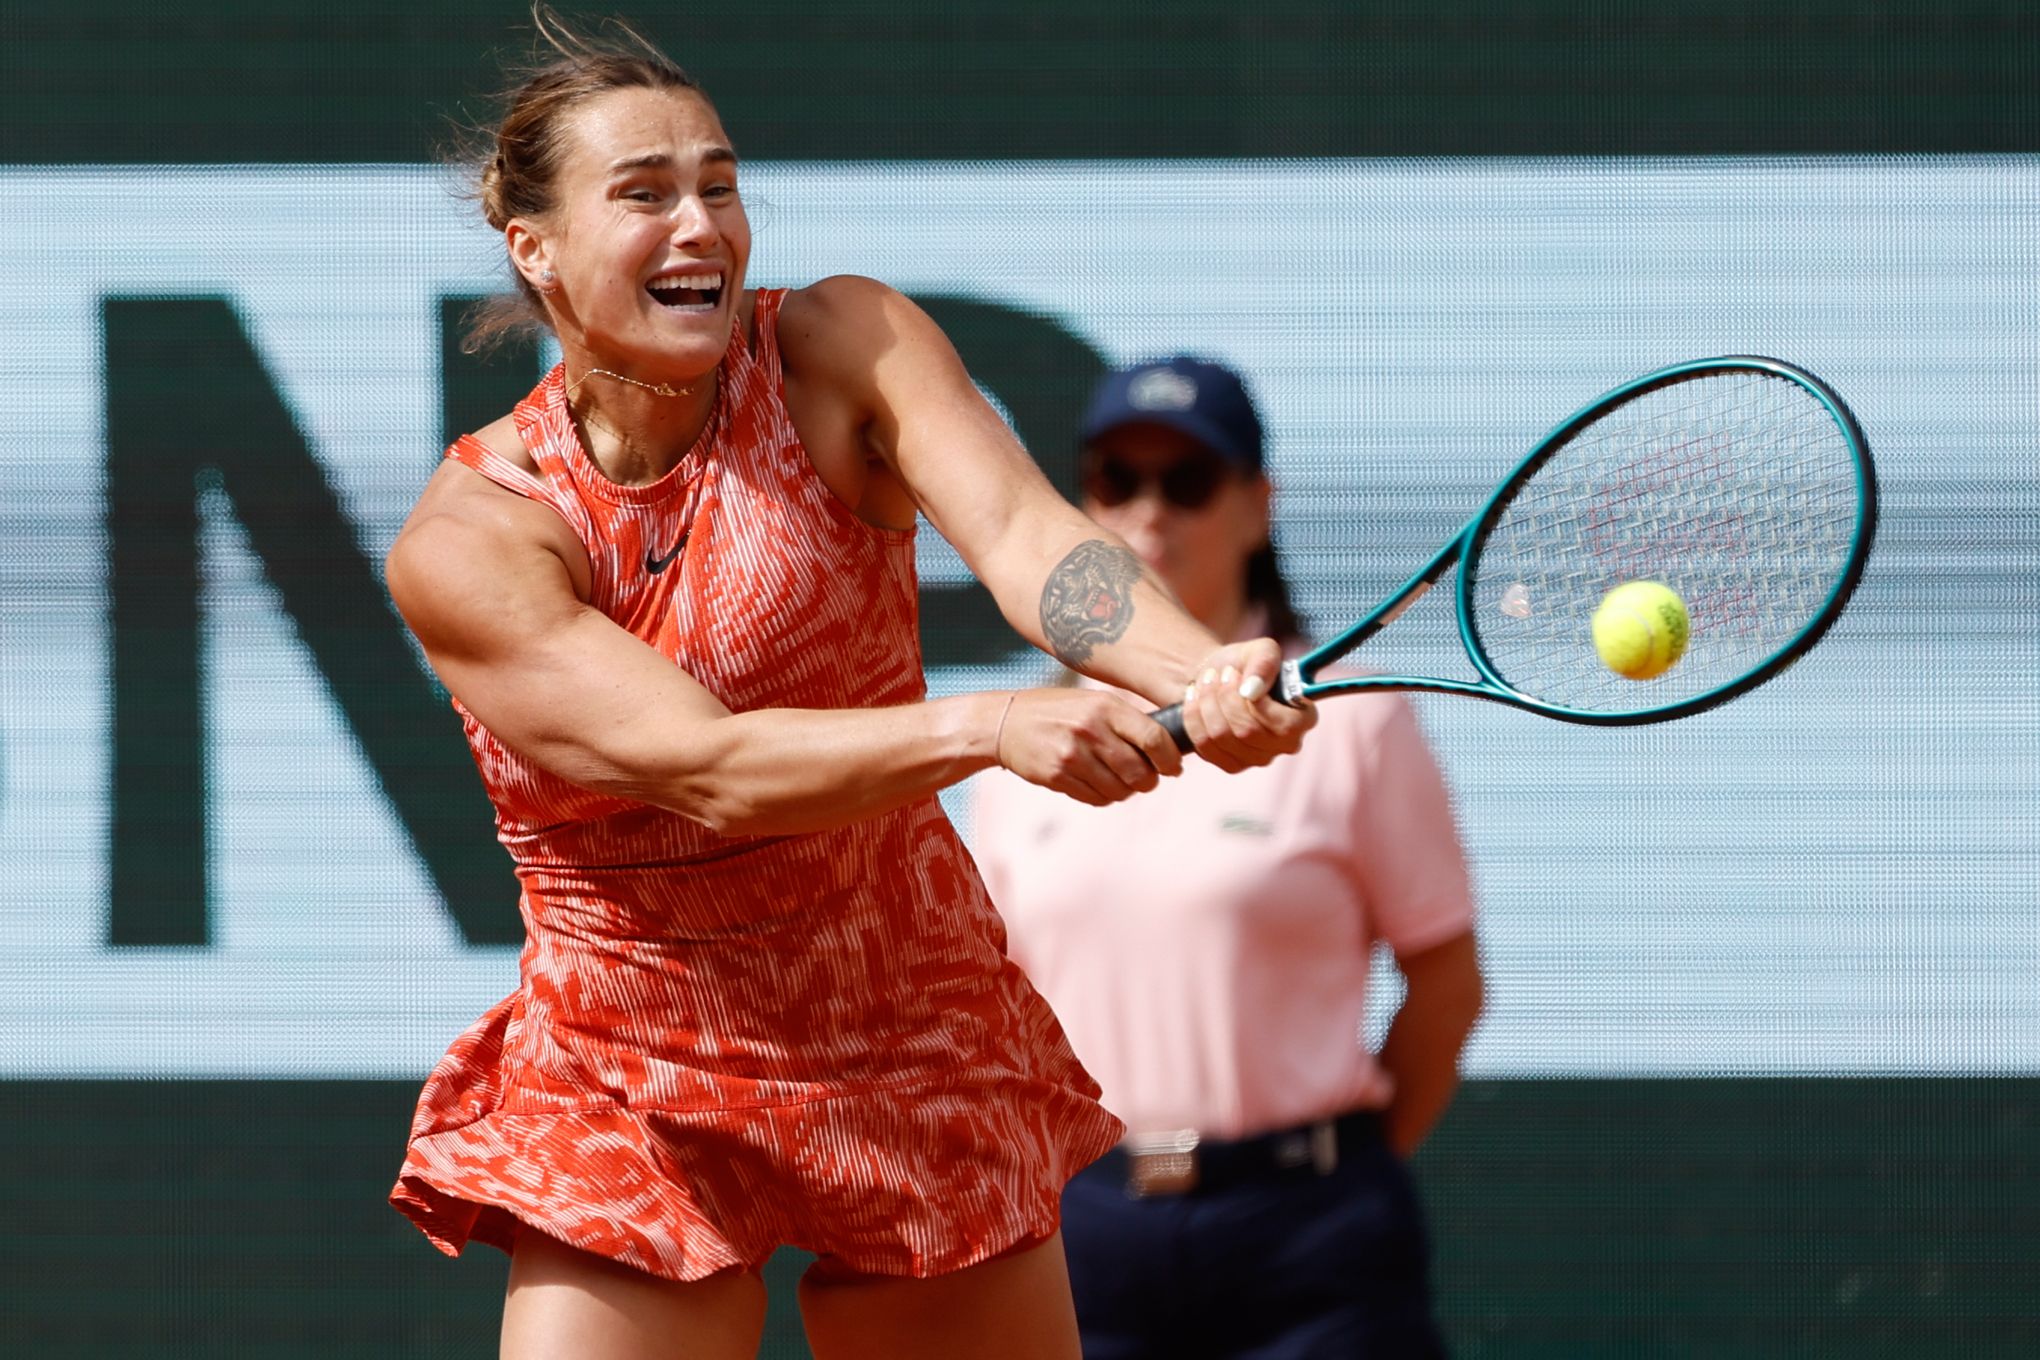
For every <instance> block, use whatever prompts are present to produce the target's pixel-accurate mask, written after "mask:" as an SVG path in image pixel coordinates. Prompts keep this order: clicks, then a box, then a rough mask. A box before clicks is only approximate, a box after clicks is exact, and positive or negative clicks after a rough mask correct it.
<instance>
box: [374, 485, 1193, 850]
mask: <svg viewBox="0 0 2040 1360" xmlns="http://www.w3.org/2000/svg"><path fill="white" fill-rule="evenodd" d="M573 553H574V545H573V543H572V540H571V535H569V534H567V533H566V532H565V530H564V526H562V525H560V523H559V521H558V520H557V518H556V517H555V516H553V515H552V513H551V512H550V511H548V510H545V509H543V508H541V507H538V506H536V505H534V504H532V503H530V502H527V501H524V500H523V499H521V498H519V497H517V496H514V495H512V494H510V493H509V492H505V491H502V490H500V489H498V488H495V487H494V486H492V485H490V484H488V483H487V482H485V481H484V480H483V479H482V478H480V477H478V476H477V475H475V474H474V473H472V472H470V471H468V470H467V469H466V468H463V467H459V466H457V465H450V466H448V467H444V468H442V469H441V470H440V472H439V473H438V474H437V475H436V476H435V478H434V481H433V484H432V486H431V487H430V488H428V490H427V492H426V495H425V497H424V498H423V499H422V500H421V502H420V504H419V507H418V510H417V511H416V512H414V514H413V515H412V517H411V520H410V522H409V523H408V524H407V525H406V527H405V530H404V532H403V533H402V534H401V535H400V536H399V538H398V540H397V543H396V545H395V546H394V547H393V548H392V549H391V552H390V557H389V563H388V568H389V585H390V591H391V594H392V596H393V597H394V598H395V600H396V603H397V606H398V608H399V610H400V611H401V612H402V613H403V615H404V618H405V621H406V622H407V623H409V624H410V626H411V628H412V631H413V632H415V633H416V634H417V636H418V639H419V641H420V642H421V643H422V644H423V646H424V648H425V653H426V656H427V658H428V659H429V660H430V661H431V663H432V666H433V669H434V670H435V671H436V672H437V673H438V675H439V676H440V678H441V679H442V680H443V681H444V682H445V683H446V686H447V688H448V689H449V690H451V691H452V692H453V693H454V694H455V695H457V696H458V697H459V698H460V700H461V702H462V703H463V704H465V705H466V706H467V708H468V709H469V710H470V711H471V712H472V713H474V715H475V716H476V717H477V718H478V719H480V721H481V722H482V723H483V724H484V725H485V726H487V727H488V728H489V730H490V731H491V732H492V733H494V734H495V735H496V736H497V737H498V738H500V739H501V740H502V741H504V742H505V743H506V744H508V745H509V746H510V747H511V748H512V749H514V750H516V751H518V752H519V753H521V754H523V755H524V756H526V757H527V758H528V759H530V760H532V761H534V762H535V763H537V764H538V765H539V766H540V767H541V768H543V769H546V770H548V771H551V772H552V773H554V774H557V775H559V776H561V777H562V778H565V779H568V780H570V781H572V782H574V783H576V784H579V785H581V786H583V787H585V788H591V789H596V790H599V791H602V792H606V793H614V794H617V795H619V796H622V797H626V798H633V799H637V800H640V801H642V802H646V803H652V804H655V805H657V806H660V807H665V808H670V809H672V810H673V811H675V812H679V813H682V814H684V815H686V816H688V817H691V818H693V819H694V820H696V821H699V822H701V823H702V824H704V825H706V826H708V827H710V828H711V829H713V830H715V831H718V832H721V833H723V834H728V835H736V834H744V833H758V834H784V833H793V832H799V831H810V830H816V829H819V828H823V827H828V826H838V825H843V824H846V823H849V822H853V821H857V820H860V819H862V818H864V817H869V816H872V815H874V814H876V813H879V812H883V811H885V810H887V809H889V808H893V807H897V806H900V805H901V804H904V803H907V802H910V801H912V800H914V799H917V798H921V797H925V796H926V795H927V794H929V793H932V792H933V791H935V790H936V789H939V788H942V787H944V786H946V785H948V784H951V783H954V782H955V781H957V780H959V779H962V778H964V777H965V776H967V775H969V774H972V773H974V772H976V771H978V770H981V769H984V768H987V767H988V766H990V765H992V764H994V763H997V760H998V751H997V749H996V742H997V737H998V723H999V714H1000V711H1001V708H1002V706H1003V705H1004V704H1005V703H1006V702H1007V697H1008V696H1006V695H1004V694H976V695H966V696H961V697H958V698H953V699H947V700H942V701H940V702H936V703H926V704H914V705H907V706H903V707H899V708H891V709H853V710H840V711H839V710H828V711H818V710H792V709H773V710H760V711H757V712H750V713H732V712H730V711H729V709H727V708H726V707H724V705H723V704H722V702H721V701H720V700H718V699H717V698H716V697H715V696H714V695H713V694H712V693H710V692H709V691H708V690H707V689H706V688H704V687H703V686H702V685H700V684H699V683H697V682H696V681H695V680H694V679H693V678H692V677H690V676H688V675H687V674H686V673H685V672H684V671H682V670H680V669H679V668H678V667H676V666H674V665H673V664H672V663H671V662H670V661H668V660H666V659H665V658H664V657H662V656H661V655H659V653H657V652H656V651H654V650H653V649H652V648H650V647H648V646H646V645H645V644H644V643H642V642H640V641H639V640H638V639H636V638H635V637H632V636H631V635H630V634H629V633H628V632H626V631H624V630H623V629H622V628H620V627H618V626H617V625H616V624H615V623H613V622H611V621H610V620H609V619H608V618H607V617H606V616H604V615H603V614H601V613H600V612H599V611H597V610H595V609H593V608H591V607H590V606H589V605H587V604H586V603H584V602H583V601H582V600H581V599H580V598H579V596H578V594H577V593H576V589H575V585H574V572H573V570H572V567H571V565H570V563H571V561H572V558H573ZM1088 697H1089V698H1092V699H1104V698H1106V697H1107V696H1102V695H1094V696H1088ZM1036 706H1037V707H1040V706H1041V705H1040V704H1037V705H1036ZM1050 707H1051V708H1052V709H1053V711H1052V712H1050V713H1048V714H1046V715H1044V716H1041V717H1039V718H1038V720H1037V723H1036V726H1037V727H1043V726H1045V727H1046V728H1047V729H1048V730H1049V732H1050V734H1051V735H1053V734H1054V733H1055V732H1058V731H1061V732H1064V733H1065V734H1067V735H1068V736H1069V737H1070V740H1071V742H1072V744H1073V746H1075V747H1079V748H1082V752H1080V753H1081V754H1085V755H1086V756H1087V758H1088V759H1092V760H1102V761H1105V762H1107V763H1108V764H1110V765H1111V768H1109V769H1106V770H1104V771H1103V772H1102V773H1101V772H1100V771H1099V770H1098V769H1096V768H1094V767H1093V766H1092V765H1090V764H1087V763H1084V762H1083V761H1073V762H1072V764H1071V773H1070V775H1069V777H1068V779H1067V780H1066V781H1065V785H1066V786H1064V787H1063V788H1062V791H1063V792H1067V793H1070V794H1071V795H1072V796H1075V797H1079V798H1081V799H1083V800H1084V801H1095V802H1105V801H1111V800H1112V798H1114V797H1123V796H1124V795H1125V793H1126V792H1128V791H1130V789H1131V788H1135V787H1151V786H1152V784H1153V782H1154V777H1155V776H1154V771H1153V769H1152V768H1150V761H1149V760H1144V759H1143V758H1142V757H1141V755H1140V752H1139V749H1138V748H1137V747H1136V746H1134V745H1131V744H1128V743H1127V741H1125V740H1120V741H1116V742H1115V741H1113V740H1107V739H1104V737H1103V736H1101V734H1109V733H1117V732H1118V731H1119V729H1120V728H1124V729H1125V730H1126V731H1127V732H1131V733H1133V734H1134V735H1135V737H1137V738H1138V739H1139V740H1141V741H1147V742H1149V743H1150V744H1151V743H1152V738H1151V737H1150V736H1148V734H1146V733H1143V732H1140V731H1139V728H1141V727H1143V726H1147V727H1151V726H1152V724H1147V723H1145V720H1143V719H1142V718H1141V717H1140V716H1139V715H1138V714H1137V713H1135V712H1134V711H1133V710H1132V709H1131V708H1129V707H1127V706H1126V705H1124V704H1118V705H1117V706H1116V707H1117V710H1118V711H1117V712H1115V711H1114V709H1113V708H1111V707H1100V706H1097V705H1091V706H1088V707H1085V708H1081V709H1079V708H1078V707H1076V706H1073V705H1069V704H1066V703H1063V702H1062V701H1061V700H1059V699H1053V697H1051V702H1050ZM1115 724H1117V726H1115ZM1122 735H1123V734H1122ZM1099 748H1103V752H1102V754H1100V752H1099ZM1163 763H1166V762H1163ZM1115 778H1116V779H1118V780H1119V785H1118V786H1116V787H1115V786H1113V781H1114V779H1115ZM1037 782H1051V781H1049V780H1045V779H1044V780H1039V781H1037Z"/></svg>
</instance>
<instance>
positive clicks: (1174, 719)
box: [1148, 704, 1196, 756]
mask: <svg viewBox="0 0 2040 1360" xmlns="http://www.w3.org/2000/svg"><path fill="white" fill-rule="evenodd" d="M1148 716H1149V717H1150V718H1153V719H1154V720H1155V721H1156V722H1158V723H1160V724H1161V725H1162V730H1163V731H1164V732H1167V733H1168V734H1169V739H1170V740H1171V741H1173V742H1175V743H1176V749H1177V750H1178V751H1181V752H1182V753H1183V754H1184V755H1186V756H1187V755H1189V754H1190V752H1191V751H1193V750H1195V749H1196V748H1195V747H1193V746H1192V745H1191V744H1190V734H1189V733H1188V732H1185V731H1184V730H1183V705H1181V704H1170V705H1169V706H1168V707H1167V708H1158V709H1156V710H1155V711H1154V712H1152V713H1150V714H1148Z"/></svg>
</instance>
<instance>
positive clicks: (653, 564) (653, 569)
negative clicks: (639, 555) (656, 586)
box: [645, 530, 693, 576]
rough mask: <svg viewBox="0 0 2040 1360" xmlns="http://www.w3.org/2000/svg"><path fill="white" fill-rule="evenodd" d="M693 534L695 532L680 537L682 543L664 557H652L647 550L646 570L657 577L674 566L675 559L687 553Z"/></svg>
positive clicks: (674, 546) (675, 545)
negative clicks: (689, 539) (688, 541)
mask: <svg viewBox="0 0 2040 1360" xmlns="http://www.w3.org/2000/svg"><path fill="white" fill-rule="evenodd" d="M692 533H693V531H692V530H689V531H688V532H687V533H684V534H682V535H680V541H679V542H678V543H675V544H674V545H673V551H671V552H669V553H667V554H666V555H665V556H664V557H654V556H652V553H651V550H650V549H649V548H647V549H646V550H645V570H646V571H648V572H650V573H651V574H652V575H654V576H657V575H658V574H659V573H660V572H662V571H664V570H665V569H666V568H668V567H670V566H672V565H673V559H674V558H676V557H678V556H679V555H680V554H681V553H683V552H686V551H687V540H688V538H689V537H691V536H692Z"/></svg>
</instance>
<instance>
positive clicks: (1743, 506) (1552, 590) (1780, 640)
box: [1464, 371, 1861, 713]
mask: <svg viewBox="0 0 2040 1360" xmlns="http://www.w3.org/2000/svg"><path fill="white" fill-rule="evenodd" d="M1860 496H1861V487H1860V479H1859V476H1858V470H1857V465H1856V460H1855V457H1854V451H1853V449H1852V447H1851V445H1850V443H1849V441H1848V439H1847V438H1846V437H1845V435H1844V433H1843V431H1842V429H1841V427H1840V426H1839V425H1838V424H1837V423H1836V420H1835V418H1834V416H1833V415H1832V414H1831V413H1830V412H1829V410H1828V408H1827V407H1826V405H1825V404H1824V403H1822V402H1821V401H1820V400H1819V399H1818V398H1817V397H1816V396H1815V395H1814V394H1813V393H1812V392H1810V391H1808V390H1807V389H1806V388H1804V387H1802V386H1801V385H1799V384H1798V383H1796V382H1793V381H1790V380H1788V379H1785V378H1781V377H1776V376H1773V375H1771V374H1768V373H1764V372H1758V371H1727V372H1716V373H1704V374H1700V375H1696V376H1692V377H1688V378H1684V379H1681V380H1677V381H1674V382H1671V383H1668V384H1666V385H1664V386H1661V387H1658V388H1654V389H1651V390H1649V391H1646V392H1644V393H1641V394H1639V395H1637V396H1635V397H1632V398H1630V399H1629V400H1627V401H1625V402H1623V403H1621V404H1620V405H1618V406H1616V407H1614V408H1612V409H1610V410H1608V411H1606V412H1603V413H1602V414H1601V415H1600V416H1598V417H1596V418H1595V419H1593V420H1591V421H1590V422H1588V423H1587V424H1586V425H1585V426H1584V427H1582V428H1581V429H1580V430H1578V431H1576V432H1575V433H1574V435H1573V436H1572V437H1571V438H1570V439H1568V440H1566V441H1565V442H1564V443H1563V444H1562V445H1561V446H1560V447H1559V448H1557V449H1556V450H1555V451H1554V452H1553V453H1552V454H1551V455H1550V456H1549V457H1548V458H1547V459H1546V460H1544V461H1543V462H1542V463H1541V464H1540V465H1539V466H1538V467H1537V469H1536V470H1535V471H1534V472H1533V473H1532V474H1531V475H1530V476H1529V477H1528V478H1527V479H1525V480H1524V481H1523V482H1522V483H1521V484H1520V485H1519V486H1518V488H1517V489H1516V491H1515V494H1514V495H1513V496H1512V497H1511V498H1510V499H1509V501H1508V502H1507V504H1506V505H1505V506H1504V507H1503V508H1502V509H1501V511H1500V513H1499V514H1498V515H1497V516H1495V517H1494V518H1493V524H1492V527H1491V529H1490V531H1489V532H1488V533H1487V535H1486V537H1485V538H1484V539H1483V540H1482V542H1481V543H1480V545H1479V546H1478V550H1477V553H1476V556H1475V558H1474V560H1473V561H1471V562H1469V563H1467V564H1466V566H1465V568H1464V569H1465V570H1466V571H1467V572H1468V574H1469V576H1470V578H1471V579H1470V580H1469V582H1468V588H1469V590H1470V591H1471V598H1470V601H1469V603H1470V606H1471V608H1470V623H1471V625H1472V627H1473V629H1474V632H1475V634H1476V637H1477V640H1478V644H1479V646H1480V648H1481V651H1482V653H1483V655H1484V656H1485V657H1486V658H1487V661H1488V663H1489V665H1490V666H1491V667H1492V668H1493V670H1494V671H1495V673H1496V674H1497V675H1498V676H1499V677H1500V678H1501V679H1502V680H1503V681H1504V682H1505V683H1507V684H1508V685H1510V686H1511V687H1513V688H1515V689H1517V690H1520V691H1522V692H1523V693H1525V694H1528V695H1531V696H1532V697H1534V698H1538V699H1542V700H1545V701H1547V702H1550V703H1555V704H1561V705H1564V706H1566V707H1570V708H1575V709H1581V710H1587V711H1595V712H1608V713H1612V712H1622V711H1633V710H1637V709H1643V708H1655V707H1658V706H1661V705H1664V704H1669V703H1676V702H1679V701H1681V700H1683V699H1686V698H1690V697H1693V696H1696V695H1700V694H1704V693H1706V692H1708V691H1710V690H1713V689H1716V688H1719V687H1720V686H1722V685H1726V684H1729V683H1732V682H1733V681H1734V680H1736V679H1739V678H1740V677H1741V676H1743V675H1745V674H1747V673H1748V672H1749V671H1750V670H1752V669H1754V668H1755V667H1757V666H1759V665H1761V664H1763V663H1764V662H1765V661H1766V660H1768V659H1769V658H1770V657H1772V656H1774V655H1776V654H1777V653H1778V652H1779V651H1780V650H1781V649H1783V648H1785V647H1786V646H1788V645H1790V644H1791V642H1792V641H1793V640H1794V639H1795V638H1797V637H1798V636H1799V635H1800V633H1801V632H1803V631H1804V630H1805V628H1806V627H1807V626H1809V625H1810V624H1811V623H1812V622H1813V621H1814V620H1815V619H1816V618H1817V617H1818V616H1819V615H1820V614H1821V612H1822V611H1823V610H1824V609H1825V607H1826V605H1827V603H1828V601H1829V599H1830V597H1831V596H1832V594H1833V591H1834V589H1835V586H1836V583H1837V581H1838V579H1839V578H1840V576H1841V574H1842V573H1843V571H1844V570H1845V569H1846V566H1847V563H1848V560H1849V556H1850V551H1851V547H1852V544H1853V541H1854V531H1855V523H1856V516H1857V509H1858V505H1859V501H1860ZM1635 580H1647V581H1662V582H1664V583H1665V584H1666V585H1668V586H1670V587H1671V588H1672V589H1673V590H1675V591H1677V592H1678V593H1679V595H1680V597H1681V598H1682V599H1684V600H1685V602H1686V605H1687V610H1688V613H1689V615H1690V617H1691V621H1692V632H1691V640H1690V642H1689V644H1688V648H1687V652H1686V655H1685V658H1684V659H1683V660H1682V661H1681V662H1680V664H1679V665H1677V666H1676V667H1674V668H1673V669H1672V670H1671V671H1670V672H1668V673H1667V674H1666V675H1664V676H1663V677H1661V678H1659V679H1657V680H1654V681H1651V682H1648V683H1638V682H1634V681H1629V680H1624V679H1622V678H1620V677H1618V676H1616V675H1614V674H1613V673H1612V672H1610V671H1609V670H1608V669H1607V667H1606V666H1604V665H1603V664H1602V663H1601V661H1600V658H1599V657H1598V656H1597V655H1596V654H1595V651H1594V649H1593V645H1592V640H1591V633H1590V620H1591V618H1592V615H1593V611H1594V609H1595V608H1596V606H1598V605H1599V603H1600V601H1601V599H1602V598H1603V597H1604V596H1605V595H1606V594H1607V592H1608V591H1609V590H1611V589H1613V588H1614V587H1616V586H1618V585H1621V584H1622V583H1624V582H1626V581H1635Z"/></svg>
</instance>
